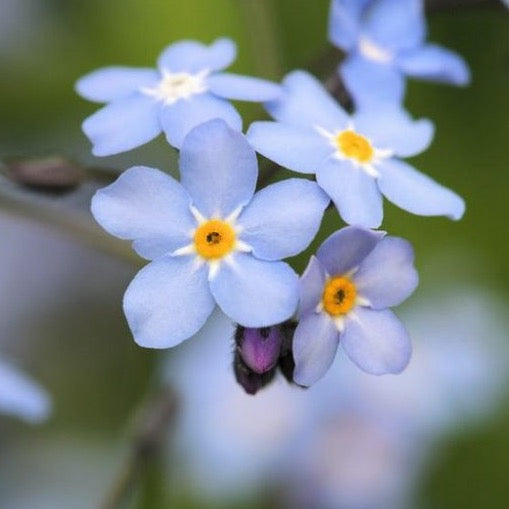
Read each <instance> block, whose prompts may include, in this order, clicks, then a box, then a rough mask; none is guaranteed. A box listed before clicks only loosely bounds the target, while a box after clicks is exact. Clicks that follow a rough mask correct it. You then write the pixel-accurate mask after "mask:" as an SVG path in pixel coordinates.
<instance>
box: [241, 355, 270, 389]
mask: <svg viewBox="0 0 509 509" xmlns="http://www.w3.org/2000/svg"><path fill="white" fill-rule="evenodd" d="M233 371H234V373H235V379H236V380H237V383H238V384H239V385H240V386H241V387H242V388H243V389H244V390H245V391H246V392H247V393H248V394H251V395H254V394H256V393H257V392H258V391H259V390H260V389H262V388H263V387H265V386H266V385H268V384H269V383H270V382H272V380H273V379H274V376H275V375H276V370H275V369H272V370H270V371H267V372H266V373H262V374H261V375H260V374H258V373H255V372H254V371H253V370H251V369H250V368H249V367H248V366H246V365H245V363H244V361H243V360H242V358H241V356H240V355H239V354H238V353H237V354H235V357H234V361H233Z"/></svg>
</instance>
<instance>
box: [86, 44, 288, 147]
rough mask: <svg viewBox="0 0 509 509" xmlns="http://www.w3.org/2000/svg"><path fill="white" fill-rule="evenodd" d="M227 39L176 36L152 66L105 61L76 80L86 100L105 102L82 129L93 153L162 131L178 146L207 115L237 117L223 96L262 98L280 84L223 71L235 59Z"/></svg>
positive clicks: (234, 120) (237, 124)
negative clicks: (201, 40) (109, 64)
mask: <svg viewBox="0 0 509 509" xmlns="http://www.w3.org/2000/svg"><path fill="white" fill-rule="evenodd" d="M235 54H236V48H235V44H234V43H233V41H231V40H230V39H217V40H216V41H214V42H213V43H212V44H211V45H210V46H205V45H204V44H201V43H199V42H196V41H180V42H177V43H175V44H172V45H171V46H169V47H167V48H166V49H165V50H164V51H163V52H162V53H161V55H160V56H159V59H158V61H157V67H158V68H157V70H156V69H146V68H131V67H106V68H104V69H99V70H97V71H94V72H92V73H90V74H88V75H86V76H84V77H83V78H81V79H80V80H79V81H78V82H77V84H76V90H77V91H78V93H79V94H80V95H81V96H82V97H84V98H86V99H89V100H91V101H97V102H106V103H109V104H108V105H107V106H105V107H104V108H102V109H101V110H99V111H97V112H96V113H94V114H93V115H92V116H90V117H88V118H87V119H86V120H85V122H84V123H83V131H84V132H85V134H86V135H87V136H88V138H89V139H90V141H91V142H92V143H93V149H92V152H93V154H94V155H96V156H108V155H112V154H118V153H120V152H125V151H127V150H131V149H133V148H136V147H139V146H140V145H143V144H144V143H147V142H149V141H151V140H152V139H154V138H155V137H156V136H158V135H159V134H160V133H161V131H164V133H165V134H166V138H167V139H168V142H169V143H170V145H173V146H175V147H178V148H180V146H181V145H182V142H183V140H184V137H185V136H186V134H187V133H188V132H189V131H190V130H191V129H192V128H193V127H195V126H197V125H199V124H201V123H203V122H206V121H207V120H210V119H213V118H222V119H223V120H224V121H225V122H226V123H228V124H229V125H230V127H232V128H233V129H236V130H238V131H240V130H241V129H242V119H241V117H240V115H239V113H238V112H237V110H236V109H235V108H234V107H233V106H232V105H231V104H230V103H229V102H228V101H227V100H226V99H238V100H242V101H268V100H272V99H275V98H276V97H277V96H278V94H279V92H280V88H279V86H278V85H276V84H275V83H271V82H269V81H265V80H262V79H258V78H250V77H247V76H240V75H236V74H230V73H225V72H217V71H221V70H222V69H224V68H226V67H228V66H229V65H230V64H231V63H232V62H233V60H234V59H235Z"/></svg>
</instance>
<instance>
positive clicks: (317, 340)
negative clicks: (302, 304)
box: [292, 313, 339, 387]
mask: <svg viewBox="0 0 509 509" xmlns="http://www.w3.org/2000/svg"><path fill="white" fill-rule="evenodd" d="M338 342H339V333H338V330H337V328H336V326H335V325H334V322H333V321H332V320H331V319H330V317H329V316H328V315H326V314H325V313H310V314H308V315H306V316H304V317H303V318H302V319H301V320H300V321H299V324H298V325H297V328H296V329H295V333H294V335H293V345H292V352H293V358H294V360H295V369H294V372H293V379H294V381H295V382H296V383H298V384H299V385H303V386H305V387H309V386H310V385H313V384H314V383H315V382H317V381H318V380H320V378H322V377H323V376H324V375H325V373H327V370H328V369H329V368H330V366H331V364H332V361H333V360H334V357H335V356H336V351H337V349H338Z"/></svg>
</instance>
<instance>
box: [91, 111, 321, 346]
mask: <svg viewBox="0 0 509 509" xmlns="http://www.w3.org/2000/svg"><path fill="white" fill-rule="evenodd" d="M180 174H181V182H180V183H178V182H177V181H176V180H174V179H173V178H172V177H170V176H169V175H167V174H164V173H162V172H160V171H159V170H155V169H152V168H146V167H134V168H130V169H129V170H127V171H125V172H124V173H123V174H122V175H121V176H120V177H119V178H118V180H117V181H116V182H114V183H113V184H111V185H110V186H108V187H106V188H104V189H101V190H99V191H98V192H97V194H96V195H95V196H94V198H93V200H92V213H93V214H94V216H95V218H96V220H97V221H98V222H99V223H100V224H101V225H102V226H103V227H104V228H105V229H106V230H107V231H108V232H110V233H111V234H113V235H116V236H117V237H120V238H123V239H130V240H134V243H133V247H134V249H135V250H136V251H137V253H138V254H140V255H141V256H143V257H145V258H147V259H149V260H153V261H152V262H151V263H150V264H148V265H147V266H146V267H145V268H143V269H142V270H141V271H140V272H139V273H138V274H137V276H136V277H135V278H134V280H133V281H132V282H131V284H130V285H129V287H128V289H127V291H126V294H125V296H124V311H125V314H126V317H127V321H128V323H129V326H130V328H131V330H132V332H133V335H134V338H135V340H136V341H137V342H138V343H139V344H140V345H142V346H147V347H153V348H166V347H171V346H174V345H176V344H178V343H180V342H181V341H183V340H184V339H186V338H188V337H190V336H192V335H193V334H194V333H196V332H197V331H198V330H199V329H200V328H201V327H202V325H203V324H204V323H205V321H206V320H207V318H208V316H209V315H210V313H211V312H212V310H213V308H214V305H215V303H217V304H218V305H219V307H220V308H221V309H222V310H223V311H224V312H225V314H226V315H228V316H229V317H230V318H231V319H232V320H234V321H235V322H238V323H240V324H241V325H243V326H246V327H264V326H269V325H272V324H275V323H279V322H282V321H284V320H286V319H288V318H290V317H291V316H292V315H293V313H294V312H295V310H296V308H297V303H298V281H299V280H298V277H297V275H296V274H295V272H294V271H293V270H292V269H291V268H290V266H289V265H288V264H286V263H284V262H282V261H280V260H281V259H283V258H286V257H289V256H293V255H296V254H298V253H300V252H301V251H302V250H303V249H305V248H306V247H307V246H308V244H309V243H310V242H311V240H312V239H313V238H314V236H315V234H316V233H317V230H318V228H319V226H320V222H321V219H322V216H323V212H324V210H325V208H326V207H327V205H328V203H329V199H328V198H327V196H326V194H325V193H323V191H322V190H321V189H320V188H319V186H317V185H316V184H315V183H314V182H311V181H308V180H304V179H289V180H285V181H284V182H279V183H276V184H273V185H270V186H268V187H266V188H265V189H263V190H262V191H260V192H258V193H256V194H255V195H254V196H253V194H254V191H255V186H256V180H257V176H258V168H257V161H256V154H255V152H254V150H253V149H252V148H251V147H250V146H249V144H248V142H247V140H246V139H245V137H244V136H243V135H242V134H241V133H239V132H237V131H235V130H232V129H231V128H230V127H228V125H227V124H226V123H225V122H224V121H223V120H220V119H215V120H211V121H208V122H206V123H204V124H202V125H200V126H198V127H196V128H194V129H193V130H192V131H191V132H190V133H189V134H188V135H187V137H186V139H185V141H184V143H183V145H182V149H181V152H180Z"/></svg>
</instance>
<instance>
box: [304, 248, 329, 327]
mask: <svg viewBox="0 0 509 509" xmlns="http://www.w3.org/2000/svg"><path fill="white" fill-rule="evenodd" d="M326 276H327V274H326V273H325V270H324V268H323V267H322V265H321V263H320V261H319V260H318V258H317V257H316V256H311V258H310V259H309V263H308V266H307V267H306V270H305V271H304V273H303V274H302V276H301V277H300V282H299V309H298V310H297V315H298V316H299V317H301V316H303V315H305V314H307V313H310V312H312V311H314V310H315V309H316V306H317V305H318V303H319V302H320V301H321V299H322V294H323V289H324V286H325V280H326Z"/></svg>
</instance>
